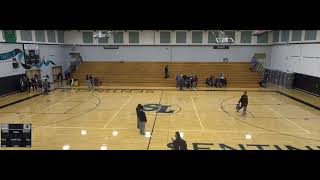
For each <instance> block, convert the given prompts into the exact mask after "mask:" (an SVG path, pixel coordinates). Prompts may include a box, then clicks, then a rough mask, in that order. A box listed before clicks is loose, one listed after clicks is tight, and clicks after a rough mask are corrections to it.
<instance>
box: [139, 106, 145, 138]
mask: <svg viewBox="0 0 320 180" xmlns="http://www.w3.org/2000/svg"><path fill="white" fill-rule="evenodd" d="M138 116H139V117H138V118H139V128H140V134H141V135H145V132H144V130H145V127H146V123H147V117H146V114H145V113H144V111H143V109H139V113H138Z"/></svg>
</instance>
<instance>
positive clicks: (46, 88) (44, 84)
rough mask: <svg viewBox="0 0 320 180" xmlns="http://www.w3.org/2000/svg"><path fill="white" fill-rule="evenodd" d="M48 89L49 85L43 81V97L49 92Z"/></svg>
mask: <svg viewBox="0 0 320 180" xmlns="http://www.w3.org/2000/svg"><path fill="white" fill-rule="evenodd" d="M49 88H50V84H49V82H48V79H47V78H46V79H44V82H43V95H48V91H49Z"/></svg>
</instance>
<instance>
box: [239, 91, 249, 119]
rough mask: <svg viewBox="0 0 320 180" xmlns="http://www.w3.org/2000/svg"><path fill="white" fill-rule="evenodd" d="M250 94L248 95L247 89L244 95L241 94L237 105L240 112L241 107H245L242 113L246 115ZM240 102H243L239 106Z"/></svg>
mask: <svg viewBox="0 0 320 180" xmlns="http://www.w3.org/2000/svg"><path fill="white" fill-rule="evenodd" d="M248 102H249V100H248V95H247V91H245V92H244V93H243V95H242V96H241V98H240V100H239V102H238V105H237V112H239V110H240V109H242V108H243V112H242V115H243V116H245V115H246V114H247V106H248ZM239 104H241V105H240V106H239Z"/></svg>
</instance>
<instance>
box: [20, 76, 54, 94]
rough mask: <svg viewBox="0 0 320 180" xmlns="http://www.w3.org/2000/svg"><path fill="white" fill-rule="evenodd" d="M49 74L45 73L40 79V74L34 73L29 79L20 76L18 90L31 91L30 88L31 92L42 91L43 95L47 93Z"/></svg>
mask: <svg viewBox="0 0 320 180" xmlns="http://www.w3.org/2000/svg"><path fill="white" fill-rule="evenodd" d="M48 79H49V76H48V75H46V76H44V77H43V79H41V77H40V76H38V75H37V74H35V75H34V76H33V77H32V78H31V79H30V78H28V77H26V76H24V77H22V78H20V82H19V84H20V92H24V91H28V92H29V93H31V88H32V91H33V92H36V93H38V92H42V91H43V93H44V95H47V94H48V91H49V89H50V83H49V80H48Z"/></svg>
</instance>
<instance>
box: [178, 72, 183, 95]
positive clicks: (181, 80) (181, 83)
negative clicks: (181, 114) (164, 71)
mask: <svg viewBox="0 0 320 180" xmlns="http://www.w3.org/2000/svg"><path fill="white" fill-rule="evenodd" d="M183 85H184V79H183V76H182V74H181V75H180V77H179V87H180V91H182V90H183Z"/></svg>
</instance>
